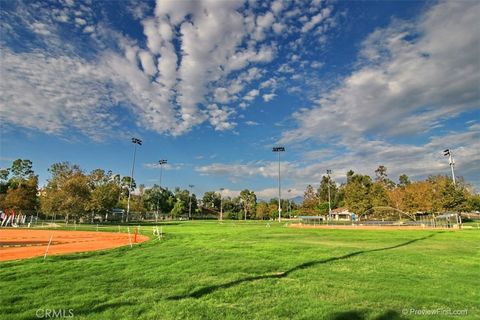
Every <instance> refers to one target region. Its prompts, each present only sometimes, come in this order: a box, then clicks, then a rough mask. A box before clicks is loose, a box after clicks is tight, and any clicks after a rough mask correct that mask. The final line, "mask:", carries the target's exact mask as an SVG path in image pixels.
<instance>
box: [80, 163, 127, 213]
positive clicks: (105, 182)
mask: <svg viewBox="0 0 480 320" xmlns="http://www.w3.org/2000/svg"><path fill="white" fill-rule="evenodd" d="M89 183H90V188H91V196H90V201H89V203H88V206H87V209H88V210H89V211H92V212H93V213H100V214H106V215H108V213H110V212H111V211H112V209H113V208H114V207H115V206H116V204H117V202H118V197H119V196H120V193H121V189H120V186H118V184H117V183H116V182H115V179H114V177H113V175H112V172H111V171H108V172H105V171H104V170H102V169H95V170H93V171H92V172H91V173H90V175H89Z"/></svg>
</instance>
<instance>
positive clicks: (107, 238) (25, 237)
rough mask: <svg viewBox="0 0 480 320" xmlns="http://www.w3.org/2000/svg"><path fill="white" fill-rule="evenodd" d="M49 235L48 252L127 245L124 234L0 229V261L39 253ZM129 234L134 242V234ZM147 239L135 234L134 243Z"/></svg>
mask: <svg viewBox="0 0 480 320" xmlns="http://www.w3.org/2000/svg"><path fill="white" fill-rule="evenodd" d="M52 235H53V238H52V243H51V244H50V248H49V249H48V255H57V254H65V253H73V252H83V251H95V250H103V249H110V248H117V247H122V246H126V245H129V244H130V241H129V240H128V233H114V232H90V231H57V230H26V229H2V230H0V261H6V260H17V259H26V258H32V257H39V256H43V255H44V254H45V250H46V248H47V244H48V241H49V240H50V237H51V236H52ZM130 237H131V240H132V243H134V235H133V234H131V235H130ZM148 239H149V238H148V237H147V236H144V235H140V234H139V235H137V243H140V242H144V241H147V240H148Z"/></svg>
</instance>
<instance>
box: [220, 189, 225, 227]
mask: <svg viewBox="0 0 480 320" xmlns="http://www.w3.org/2000/svg"><path fill="white" fill-rule="evenodd" d="M223 190H225V188H220V221H223V196H222V191H223Z"/></svg>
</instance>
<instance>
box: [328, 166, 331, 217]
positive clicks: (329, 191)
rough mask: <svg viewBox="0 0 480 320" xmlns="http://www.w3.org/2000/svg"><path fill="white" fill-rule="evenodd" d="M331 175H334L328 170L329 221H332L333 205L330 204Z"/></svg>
mask: <svg viewBox="0 0 480 320" xmlns="http://www.w3.org/2000/svg"><path fill="white" fill-rule="evenodd" d="M330 174H332V170H330V169H327V176H328V183H327V188H328V220H331V219H332V205H331V203H330Z"/></svg>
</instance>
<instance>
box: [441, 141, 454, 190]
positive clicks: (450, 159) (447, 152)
mask: <svg viewBox="0 0 480 320" xmlns="http://www.w3.org/2000/svg"><path fill="white" fill-rule="evenodd" d="M443 155H444V156H445V157H448V163H449V164H450V169H451V170H452V180H453V186H455V171H454V170H453V167H455V160H454V159H453V154H452V151H451V150H450V149H445V150H443Z"/></svg>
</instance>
